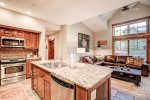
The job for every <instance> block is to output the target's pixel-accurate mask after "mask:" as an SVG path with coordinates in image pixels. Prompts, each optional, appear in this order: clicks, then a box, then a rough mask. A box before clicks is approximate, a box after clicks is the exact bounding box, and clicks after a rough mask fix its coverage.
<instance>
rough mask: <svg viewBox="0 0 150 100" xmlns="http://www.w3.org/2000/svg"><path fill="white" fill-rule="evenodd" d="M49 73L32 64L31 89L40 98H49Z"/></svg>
mask: <svg viewBox="0 0 150 100" xmlns="http://www.w3.org/2000/svg"><path fill="white" fill-rule="evenodd" d="M50 76H51V75H50V73H49V72H47V71H45V70H43V69H41V68H38V67H36V66H34V65H32V77H31V80H32V89H34V90H35V91H36V92H37V93H38V95H39V96H40V98H41V99H42V100H51V84H50Z"/></svg>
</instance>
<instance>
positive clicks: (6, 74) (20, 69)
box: [1, 63, 26, 79]
mask: <svg viewBox="0 0 150 100" xmlns="http://www.w3.org/2000/svg"><path fill="white" fill-rule="evenodd" d="M24 74H26V68H25V63H19V64H2V65H1V78H2V79H3V78H11V77H16V76H20V75H24Z"/></svg>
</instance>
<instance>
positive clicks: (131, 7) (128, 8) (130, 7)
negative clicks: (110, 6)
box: [121, 2, 140, 16]
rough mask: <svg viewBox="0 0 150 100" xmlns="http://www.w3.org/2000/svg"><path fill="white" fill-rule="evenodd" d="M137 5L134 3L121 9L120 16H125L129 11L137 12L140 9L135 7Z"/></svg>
mask: <svg viewBox="0 0 150 100" xmlns="http://www.w3.org/2000/svg"><path fill="white" fill-rule="evenodd" d="M137 4H138V2H135V3H132V4H129V5H127V6H124V7H122V8H121V13H122V15H123V16H124V15H126V14H127V13H128V12H129V11H139V10H140V8H137V7H135V6H136V5H137Z"/></svg>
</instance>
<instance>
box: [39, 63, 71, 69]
mask: <svg viewBox="0 0 150 100" xmlns="http://www.w3.org/2000/svg"><path fill="white" fill-rule="evenodd" d="M40 65H42V66H45V67H47V68H61V67H66V66H68V65H67V64H64V63H61V62H54V63H41V64H40Z"/></svg>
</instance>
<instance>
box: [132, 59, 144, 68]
mask: <svg viewBox="0 0 150 100" xmlns="http://www.w3.org/2000/svg"><path fill="white" fill-rule="evenodd" d="M143 64H144V59H143V58H137V59H134V65H137V66H139V67H141V66H142V65H143Z"/></svg>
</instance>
